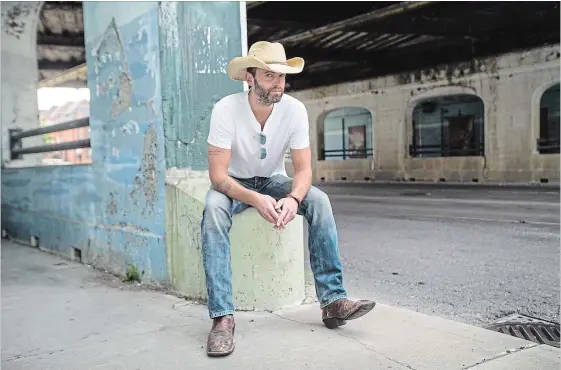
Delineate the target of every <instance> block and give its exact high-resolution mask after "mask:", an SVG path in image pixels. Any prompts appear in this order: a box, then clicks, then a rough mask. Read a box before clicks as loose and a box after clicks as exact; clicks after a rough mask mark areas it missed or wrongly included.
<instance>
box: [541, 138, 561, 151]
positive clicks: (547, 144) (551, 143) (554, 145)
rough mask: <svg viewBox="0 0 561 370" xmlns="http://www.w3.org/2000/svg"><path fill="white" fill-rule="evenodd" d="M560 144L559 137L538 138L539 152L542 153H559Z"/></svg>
mask: <svg viewBox="0 0 561 370" xmlns="http://www.w3.org/2000/svg"><path fill="white" fill-rule="evenodd" d="M559 144H560V140H559V138H553V139H549V138H547V139H543V138H540V139H538V140H537V144H536V145H537V147H538V152H539V153H541V154H557V153H559V146H560V145H559Z"/></svg>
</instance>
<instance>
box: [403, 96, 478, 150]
mask: <svg viewBox="0 0 561 370" xmlns="http://www.w3.org/2000/svg"><path fill="white" fill-rule="evenodd" d="M484 115H485V107H484V104H483V101H482V100H481V99H480V98H479V97H478V96H475V95H471V94H456V95H447V96H438V97H434V98H430V99H425V100H422V101H419V102H418V103H417V105H416V106H415V108H414V109H413V120H412V121H413V138H412V144H411V145H410V147H409V155H410V156H411V157H457V156H484V155H485V150H484V144H485V130H484Z"/></svg>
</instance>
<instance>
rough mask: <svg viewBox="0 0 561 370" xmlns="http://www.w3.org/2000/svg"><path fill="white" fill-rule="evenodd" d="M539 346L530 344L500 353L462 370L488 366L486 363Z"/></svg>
mask: <svg viewBox="0 0 561 370" xmlns="http://www.w3.org/2000/svg"><path fill="white" fill-rule="evenodd" d="M537 346H539V344H537V343H534V344H529V345H527V346H522V347H518V348H514V349H510V350H507V351H506V352H503V353H499V354H498V355H496V356H493V357H490V358H484V359H483V360H481V361H479V362H476V363H475V364H473V365H468V366H466V367H462V369H461V370H467V369H472V368H474V367H476V366H479V365H481V364H486V363H488V362H491V361H494V360H496V359H499V358H502V357H506V356H508V355H511V354H513V353H518V352H522V351H524V350H526V349H530V348H534V347H537Z"/></svg>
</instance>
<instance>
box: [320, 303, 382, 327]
mask: <svg viewBox="0 0 561 370" xmlns="http://www.w3.org/2000/svg"><path fill="white" fill-rule="evenodd" d="M374 306H376V303H375V302H373V301H367V300H360V301H356V302H353V301H350V300H348V299H346V298H342V299H338V300H336V301H335V302H333V303H331V304H330V305H329V306H327V307H325V308H324V309H323V310H322V312H321V318H322V320H323V323H324V324H325V326H327V327H328V328H329V329H335V328H337V327H339V326H342V325H345V324H346V323H347V320H354V319H358V318H359V317H362V316H364V315H366V314H367V313H368V312H370V311H371V310H372V309H373V308H374Z"/></svg>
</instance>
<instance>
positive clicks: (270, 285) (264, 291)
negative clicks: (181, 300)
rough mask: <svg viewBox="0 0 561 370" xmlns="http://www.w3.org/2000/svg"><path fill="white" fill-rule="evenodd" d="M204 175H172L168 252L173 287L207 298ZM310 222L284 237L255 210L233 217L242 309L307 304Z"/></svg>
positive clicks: (295, 224) (236, 293) (299, 222)
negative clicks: (305, 229) (306, 254)
mask: <svg viewBox="0 0 561 370" xmlns="http://www.w3.org/2000/svg"><path fill="white" fill-rule="evenodd" d="M209 188H210V182H209V180H208V174H207V173H204V172H196V173H193V172H187V171H178V170H172V171H168V176H167V179H166V248H167V258H168V266H169V271H168V275H169V281H170V284H171V286H172V288H173V289H174V290H175V291H177V292H178V293H180V294H182V295H185V296H187V297H189V298H195V299H207V291H206V285H205V273H204V268H203V264H202V244H201V231H200V224H201V220H202V214H203V208H204V202H205V198H206V193H207V191H208V189H209ZM303 226H304V220H303V218H302V217H301V216H297V218H296V219H294V220H293V221H292V222H291V223H290V224H289V225H288V227H287V228H286V229H285V230H284V231H282V232H280V233H278V232H276V231H275V230H274V229H273V226H272V225H271V224H270V223H269V222H267V221H265V220H264V219H263V218H262V217H261V216H260V215H259V214H258V213H257V211H255V210H254V209H251V208H250V209H247V210H245V211H243V212H241V213H240V214H237V215H235V216H234V218H233V224H232V229H231V230H230V243H231V244H230V252H231V262H232V289H233V301H234V305H235V307H236V309H239V310H276V309H280V308H283V307H293V306H296V305H299V304H301V303H302V301H303V300H304V299H305V278H304V238H303V235H304V232H303Z"/></svg>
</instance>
